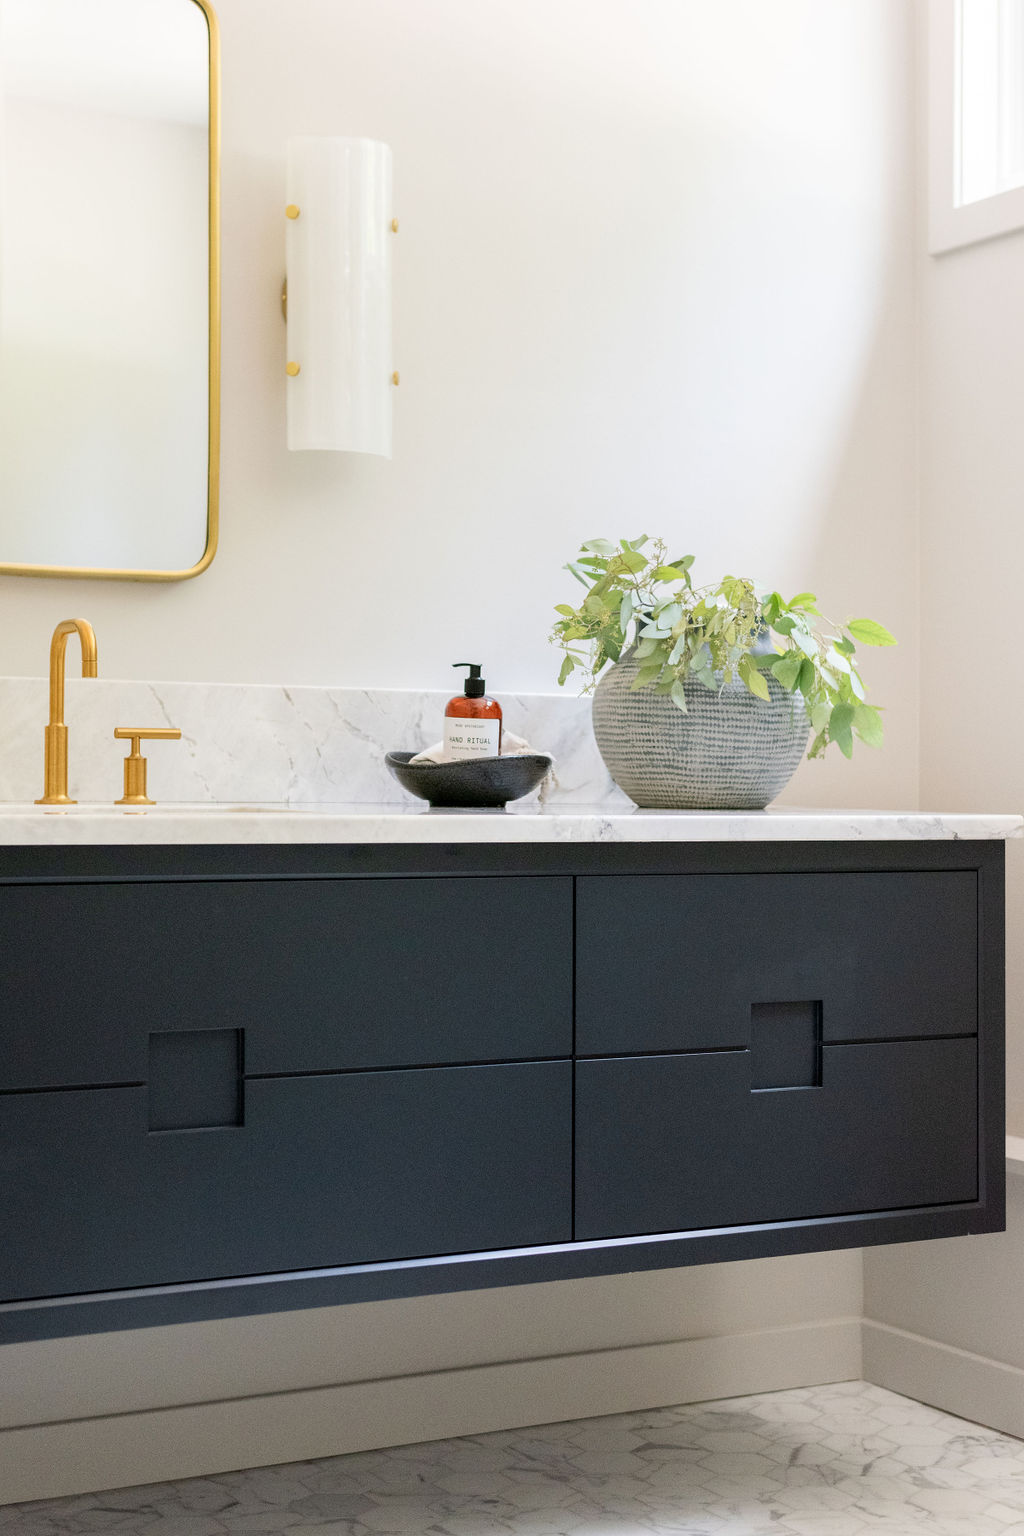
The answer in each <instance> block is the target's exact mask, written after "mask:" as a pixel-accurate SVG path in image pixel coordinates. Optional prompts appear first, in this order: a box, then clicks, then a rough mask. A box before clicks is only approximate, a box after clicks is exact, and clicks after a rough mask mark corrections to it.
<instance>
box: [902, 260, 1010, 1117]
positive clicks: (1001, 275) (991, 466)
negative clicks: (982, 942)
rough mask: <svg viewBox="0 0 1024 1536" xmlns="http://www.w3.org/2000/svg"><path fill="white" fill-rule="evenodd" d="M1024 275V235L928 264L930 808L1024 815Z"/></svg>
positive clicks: (925, 689)
mask: <svg viewBox="0 0 1024 1536" xmlns="http://www.w3.org/2000/svg"><path fill="white" fill-rule="evenodd" d="M1022 274H1024V231H1019V232H1018V233H1016V234H1013V235H1007V236H1005V237H1004V238H1002V239H999V240H991V241H988V242H987V243H985V244H982V245H972V246H966V247H964V248H963V249H961V250H957V251H950V252H949V253H948V254H946V255H944V256H939V257H934V256H927V255H924V254H922V256H921V258H920V262H919V287H920V293H921V378H920V389H921V494H922V501H921V515H922V536H921V590H922V610H921V637H922V646H923V652H922V666H921V800H922V804H924V805H936V804H939V803H942V804H945V805H957V806H959V807H961V808H962V809H963V810H981V809H982V808H987V809H989V810H991V809H993V808H995V807H996V806H998V807H999V808H1000V809H1001V810H1006V811H1020V810H1024V772H1022V762H1024V708H1022V707H1021V701H1020V698H1019V696H1018V695H1019V690H1018V687H1017V681H1016V674H1017V669H1018V662H1017V652H1018V641H1017V634H1018V630H1019V628H1020V622H1019V612H1018V610H1019V606H1020V598H1019V587H1020V572H1021V569H1022V567H1024V490H1022V488H1024V431H1022V430H1021V400H1022V399H1024V282H1022V280H1021V279H1022ZM976 627H977V629H976ZM958 631H959V633H958ZM974 632H978V633H980V634H981V638H980V639H979V640H977V641H975V640H974V639H973V638H970V637H971V636H972V634H973V633H974ZM1007 871H1008V881H1007V1072H1008V1081H1007V1119H1008V1130H1009V1131H1010V1132H1011V1133H1012V1134H1015V1135H1024V943H1022V941H1021V933H1022V926H1021V925H1022V920H1024V845H1022V844H1019V843H1017V844H1015V843H1010V844H1009V845H1008V846H1007Z"/></svg>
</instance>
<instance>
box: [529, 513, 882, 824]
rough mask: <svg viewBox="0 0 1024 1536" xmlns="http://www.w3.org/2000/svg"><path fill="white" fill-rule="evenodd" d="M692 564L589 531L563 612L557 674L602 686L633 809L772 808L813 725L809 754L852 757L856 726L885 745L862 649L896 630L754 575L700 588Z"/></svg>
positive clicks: (602, 711) (573, 566)
mask: <svg viewBox="0 0 1024 1536" xmlns="http://www.w3.org/2000/svg"><path fill="white" fill-rule="evenodd" d="M693 560H694V557H693V556H692V555H684V556H682V557H681V558H679V559H669V558H668V547H667V545H666V544H665V543H664V541H663V540H661V539H648V538H647V536H646V535H645V536H644V537H643V538H639V539H622V540H621V541H620V542H619V543H618V544H617V545H616V544H612V543H611V542H610V541H609V540H607V539H590V540H589V541H588V542H587V543H586V544H584V545H583V547H582V549H581V551H580V554H579V556H578V558H577V559H576V560H575V561H573V562H571V563H570V564H569V565H568V566H566V569H567V570H568V571H571V572H572V574H573V576H574V577H575V578H576V580H577V581H579V582H580V583H581V584H582V586H583V587H585V588H586V595H585V596H584V597H583V599H582V601H581V602H580V603H579V604H578V606H575V607H574V606H573V605H572V604H570V603H559V604H558V605H557V609H556V611H557V613H558V615H559V618H558V621H557V622H556V624H555V627H554V630H553V631H552V635H551V639H552V641H553V642H554V643H555V644H557V645H559V646H560V647H561V649H562V651H563V653H564V654H563V659H562V667H561V671H560V672H559V676H558V681H559V683H560V684H564V683H565V682H567V681H568V679H569V678H570V677H572V676H574V675H575V674H577V673H578V674H579V675H580V677H581V678H582V681H583V691H584V692H591V691H593V692H594V712H593V721H594V735H595V737H596V738H597V745H598V748H599V750H600V752H601V756H602V757H603V758H604V761H605V764H606V766H607V768H608V771H609V773H610V774H611V775H612V778H613V779H614V780H615V782H616V783H617V784H618V785H619V786H620V787H621V788H622V789H624V790H625V792H626V794H627V795H629V796H630V798H631V799H633V800H635V801H636V803H637V805H640V806H651V807H661V808H671V809H687V810H706V809H721V810H724V809H730V810H734V809H744V810H750V809H762V808H763V807H764V806H766V805H767V804H768V803H769V801H771V800H773V799H774V798H775V796H776V795H778V794H779V793H780V791H781V790H782V789H783V788H784V787H785V786H786V784H787V783H788V782H789V780H790V778H791V777H792V776H793V774H794V772H795V771H796V767H797V764H798V763H799V761H800V759H801V758H802V756H803V753H804V748H805V747H806V745H807V738H808V735H809V734H810V733H811V732H813V740H812V742H811V746H810V751H809V752H808V756H809V757H812V758H814V757H821V756H822V754H823V753H824V752H825V750H826V749H827V747H828V746H829V745H830V744H831V743H833V742H834V743H835V745H836V746H837V747H838V748H839V750H840V752H842V753H843V755H844V756H846V757H850V756H851V755H852V753H853V741H854V737H855V736H856V737H859V739H860V740H861V741H863V742H864V743H865V744H866V745H867V746H871V747H878V746H881V744H882V718H881V714H880V713H879V711H878V709H877V708H876V707H875V706H874V705H872V704H868V703H867V702H866V699H865V689H864V684H863V682H862V680H861V677H860V673H859V671H858V668H857V663H856V650H857V645H858V643H859V644H861V645H895V644H896V641H895V640H894V639H893V637H892V635H891V634H890V633H889V631H888V630H887V629H885V628H883V626H882V625H881V624H877V623H876V622H875V621H874V620H873V619H850V620H848V621H847V622H846V623H844V624H833V623H831V622H830V621H829V620H827V619H826V618H824V617H823V615H822V614H821V613H820V611H819V609H818V606H817V600H816V598H815V596H814V593H813V592H799V593H797V595H796V596H795V597H792V598H790V599H789V601H788V602H787V601H786V599H785V598H783V597H782V595H781V593H779V592H769V593H762V594H759V593H758V592H757V591H756V589H755V587H754V583H753V582H752V581H751V580H750V579H749V578H748V577H745V576H723V577H722V579H721V581H720V582H718V584H717V585H715V586H707V587H695V586H694V584H693V581H692V579H691V575H690V571H691V567H692V565H693ZM631 626H635V632H636V639H635V642H634V643H633V644H631V645H630V644H629V643H628V640H627V637H628V635H629V632H630V628H631ZM609 663H610V664H611V665H610V666H609ZM606 667H608V670H607V671H606V670H605V668H606ZM602 674H603V675H602Z"/></svg>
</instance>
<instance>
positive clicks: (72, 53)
mask: <svg viewBox="0 0 1024 1536" xmlns="http://www.w3.org/2000/svg"><path fill="white" fill-rule="evenodd" d="M219 80H220V67H219V46H218V32H217V20H216V16H215V14H214V11H213V9H212V6H211V5H210V4H209V3H208V0H0V574H5V575H21V576H77V577H82V576H86V577H97V578H115V579H122V580H133V581H180V580H183V579H185V578H187V577H190V576H197V575H198V574H199V573H200V572H201V571H204V570H205V569H206V568H207V566H208V565H209V564H210V561H211V560H212V559H213V556H214V554H215V552H216V548H217V530H218V489H219V459H220V186H219V178H220V170H219V167H220V88H219Z"/></svg>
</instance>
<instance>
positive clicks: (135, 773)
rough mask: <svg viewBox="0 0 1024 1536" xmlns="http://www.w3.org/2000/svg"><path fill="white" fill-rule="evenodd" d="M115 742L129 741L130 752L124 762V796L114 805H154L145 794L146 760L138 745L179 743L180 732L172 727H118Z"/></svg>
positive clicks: (115, 731) (115, 732)
mask: <svg viewBox="0 0 1024 1536" xmlns="http://www.w3.org/2000/svg"><path fill="white" fill-rule="evenodd" d="M114 737H115V740H117V741H130V742H131V744H132V750H131V751H130V752H129V754H128V756H127V757H126V758H125V760H124V794H123V796H122V797H121V799H120V800H115V801H114V804H115V805H155V803H156V802H155V801H154V800H151V799H150V798H149V796H148V795H147V794H146V759H145V758H144V757H143V755H142V751H141V748H140V746H139V743H140V742H142V741H180V740H181V732H180V731H178V730H175V729H174V727H173V726H154V727H153V728H152V729H150V730H148V731H147V730H145V729H144V728H143V727H141V726H134V725H119V726H117V727H116V728H115V730H114Z"/></svg>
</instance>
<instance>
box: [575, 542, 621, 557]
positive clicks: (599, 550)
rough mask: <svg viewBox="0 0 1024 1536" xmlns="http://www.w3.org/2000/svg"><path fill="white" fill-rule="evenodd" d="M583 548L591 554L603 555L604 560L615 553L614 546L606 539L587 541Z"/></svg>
mask: <svg viewBox="0 0 1024 1536" xmlns="http://www.w3.org/2000/svg"><path fill="white" fill-rule="evenodd" d="M583 548H584V549H589V550H590V552H591V554H594V555H604V556H605V557H606V558H607V556H608V555H614V554H616V553H617V551H616V548H615V545H614V544H611V543H609V541H608V540H607V539H588V540H587V541H586V543H585V544H584V545H583Z"/></svg>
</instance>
